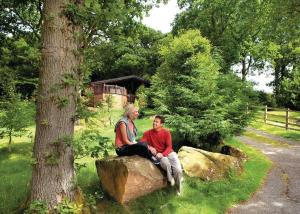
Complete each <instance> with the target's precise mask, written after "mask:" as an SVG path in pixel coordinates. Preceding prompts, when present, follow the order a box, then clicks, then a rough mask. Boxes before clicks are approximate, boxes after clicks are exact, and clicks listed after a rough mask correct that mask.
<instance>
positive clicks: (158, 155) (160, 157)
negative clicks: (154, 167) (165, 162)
mask: <svg viewBox="0 0 300 214" xmlns="http://www.w3.org/2000/svg"><path fill="white" fill-rule="evenodd" d="M156 157H157V158H158V159H162V158H163V157H164V156H163V154H162V153H157V154H156Z"/></svg>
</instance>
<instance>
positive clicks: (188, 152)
mask: <svg viewBox="0 0 300 214" xmlns="http://www.w3.org/2000/svg"><path fill="white" fill-rule="evenodd" d="M178 157H179V159H180V162H181V164H182V167H183V170H184V172H185V173H186V174H187V175H188V176H190V177H199V178H201V179H203V180H207V181H209V180H217V179H221V178H224V177H225V176H226V173H227V171H228V170H229V169H235V170H237V171H238V172H240V171H241V170H242V168H241V164H240V161H239V159H238V158H236V157H232V156H229V155H223V154H220V153H213V152H208V151H205V150H201V149H196V148H192V147H187V146H183V147H181V148H180V150H179V152H178Z"/></svg>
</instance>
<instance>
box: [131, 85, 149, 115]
mask: <svg viewBox="0 0 300 214" xmlns="http://www.w3.org/2000/svg"><path fill="white" fill-rule="evenodd" d="M136 96H137V99H136V101H135V102H137V103H135V104H134V105H135V106H137V107H138V108H139V114H140V117H141V116H144V113H145V112H144V110H145V109H146V107H147V106H148V103H149V100H148V98H149V96H147V89H146V88H145V86H143V85H142V86H140V87H139V88H138V90H137V91H136Z"/></svg>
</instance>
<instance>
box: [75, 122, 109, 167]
mask: <svg viewBox="0 0 300 214" xmlns="http://www.w3.org/2000/svg"><path fill="white" fill-rule="evenodd" d="M72 146H73V151H74V159H75V160H77V161H76V162H75V165H76V169H77V170H79V169H80V168H82V167H84V166H85V164H84V163H82V162H80V161H78V160H80V159H83V158H86V157H91V158H95V159H98V158H106V157H108V154H109V151H110V150H111V149H112V144H111V139H109V138H108V137H103V135H102V133H101V131H99V129H98V128H97V127H90V128H88V129H85V130H83V131H82V132H81V133H80V134H79V135H78V136H77V137H76V138H75V139H74V142H73V145H72Z"/></svg>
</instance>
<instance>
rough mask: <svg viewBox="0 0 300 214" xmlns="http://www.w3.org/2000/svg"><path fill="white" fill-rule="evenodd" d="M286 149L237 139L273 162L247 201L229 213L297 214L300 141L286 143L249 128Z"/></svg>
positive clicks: (283, 140)
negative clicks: (266, 174) (282, 144)
mask: <svg viewBox="0 0 300 214" xmlns="http://www.w3.org/2000/svg"><path fill="white" fill-rule="evenodd" d="M248 130H249V131H252V132H255V133H257V134H259V135H263V136H265V137H268V138H271V139H273V140H276V141H280V142H283V143H288V144H289V146H288V147H278V146H277V147H275V146H272V145H270V144H266V143H262V142H258V141H255V140H253V139H251V138H249V137H245V136H241V137H238V139H239V140H240V141H241V142H244V143H245V144H247V145H250V146H252V147H255V148H257V149H259V150H261V151H262V152H263V153H264V154H265V155H267V156H268V157H269V158H270V159H271V160H272V161H273V163H274V166H273V168H272V169H271V170H270V172H269V175H268V177H267V178H266V180H265V183H264V185H263V186H262V187H261V189H260V190H259V191H258V192H256V193H255V194H254V196H253V197H252V198H251V199H250V200H249V201H247V202H245V203H242V204H239V205H236V206H235V207H233V208H231V209H230V210H229V211H228V213H231V214H252V213H255V214H277V213H278V214H298V213H299V214H300V142H295V141H289V140H285V139H284V138H280V137H277V136H274V135H270V134H268V133H265V132H262V131H259V130H255V129H251V128H250V129H248Z"/></svg>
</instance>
